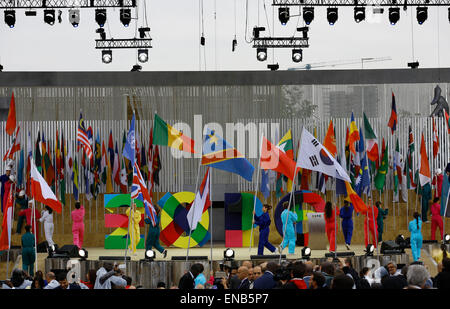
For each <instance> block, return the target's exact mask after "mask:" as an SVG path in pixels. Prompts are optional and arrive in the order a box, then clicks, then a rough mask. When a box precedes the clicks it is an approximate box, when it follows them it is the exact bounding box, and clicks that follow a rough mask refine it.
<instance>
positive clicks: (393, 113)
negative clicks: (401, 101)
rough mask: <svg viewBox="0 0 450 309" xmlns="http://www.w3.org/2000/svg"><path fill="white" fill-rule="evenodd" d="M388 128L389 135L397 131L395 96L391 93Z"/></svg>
mask: <svg viewBox="0 0 450 309" xmlns="http://www.w3.org/2000/svg"><path fill="white" fill-rule="evenodd" d="M388 127H389V128H391V133H392V134H394V131H395V130H396V129H397V107H396V106H395V96H394V93H393V92H392V105H391V116H390V117H389V122H388Z"/></svg>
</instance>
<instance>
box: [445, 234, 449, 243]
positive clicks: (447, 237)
mask: <svg viewBox="0 0 450 309" xmlns="http://www.w3.org/2000/svg"><path fill="white" fill-rule="evenodd" d="M449 243H450V235H449V234H445V235H444V244H446V245H447V244H449Z"/></svg>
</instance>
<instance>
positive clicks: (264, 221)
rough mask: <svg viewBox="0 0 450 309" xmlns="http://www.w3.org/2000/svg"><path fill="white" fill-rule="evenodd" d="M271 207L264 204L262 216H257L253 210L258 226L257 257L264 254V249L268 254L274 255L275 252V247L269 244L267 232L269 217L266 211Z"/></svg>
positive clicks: (268, 230) (268, 229)
mask: <svg viewBox="0 0 450 309" xmlns="http://www.w3.org/2000/svg"><path fill="white" fill-rule="evenodd" d="M271 208H272V206H270V205H267V204H264V205H263V207H262V211H263V214H262V215H261V216H257V215H256V213H255V211H254V210H253V216H254V220H255V223H256V225H259V242H258V255H263V254H264V247H266V248H267V249H269V251H270V252H272V253H274V252H275V251H277V250H276V249H275V247H274V246H273V245H272V244H271V243H270V242H269V232H270V223H271V220H270V216H269V213H268V211H269V210H270V209H271Z"/></svg>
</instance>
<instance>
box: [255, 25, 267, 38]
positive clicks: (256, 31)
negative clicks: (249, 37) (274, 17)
mask: <svg viewBox="0 0 450 309" xmlns="http://www.w3.org/2000/svg"><path fill="white" fill-rule="evenodd" d="M264 30H266V28H264V27H254V28H253V38H255V39H259V33H260V32H261V31H264Z"/></svg>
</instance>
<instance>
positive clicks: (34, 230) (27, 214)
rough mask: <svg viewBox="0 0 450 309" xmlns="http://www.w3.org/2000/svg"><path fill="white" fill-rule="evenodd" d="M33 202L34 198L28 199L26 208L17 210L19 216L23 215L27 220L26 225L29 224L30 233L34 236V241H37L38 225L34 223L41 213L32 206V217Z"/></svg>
mask: <svg viewBox="0 0 450 309" xmlns="http://www.w3.org/2000/svg"><path fill="white" fill-rule="evenodd" d="M33 202H34V200H29V201H28V208H27V209H23V210H21V211H20V212H19V216H25V217H26V220H27V225H30V226H31V233H32V234H34V235H35V236H36V243H39V225H37V224H34V222H35V221H38V220H39V219H40V218H41V214H40V213H39V211H38V210H37V209H36V208H34V218H33V211H32V209H33Z"/></svg>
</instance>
